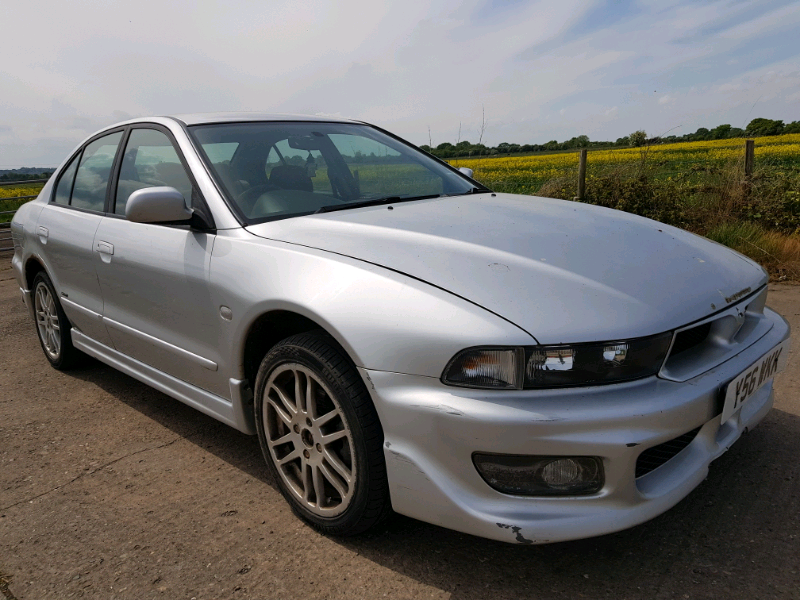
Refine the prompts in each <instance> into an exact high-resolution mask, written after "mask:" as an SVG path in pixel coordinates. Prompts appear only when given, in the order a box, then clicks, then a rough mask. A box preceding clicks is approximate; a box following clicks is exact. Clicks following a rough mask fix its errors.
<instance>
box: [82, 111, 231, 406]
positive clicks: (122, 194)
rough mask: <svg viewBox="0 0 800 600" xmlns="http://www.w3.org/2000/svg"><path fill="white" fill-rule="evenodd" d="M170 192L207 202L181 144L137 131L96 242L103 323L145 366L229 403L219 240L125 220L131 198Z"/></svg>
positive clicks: (152, 131) (153, 131) (159, 132)
mask: <svg viewBox="0 0 800 600" xmlns="http://www.w3.org/2000/svg"><path fill="white" fill-rule="evenodd" d="M165 185H166V186H171V187H174V188H176V189H177V190H178V191H179V192H181V193H182V194H183V196H184V198H185V199H186V200H187V204H191V202H192V201H193V198H194V201H197V202H199V201H200V196H199V191H198V189H197V186H196V184H195V182H194V180H193V179H192V177H191V176H190V175H189V172H188V169H187V168H186V167H185V161H184V160H183V159H182V156H181V155H180V153H179V151H178V150H177V147H176V145H175V144H174V143H173V140H172V139H171V137H170V136H169V135H168V133H167V131H166V130H165V129H162V128H157V127H156V126H152V127H150V126H147V127H139V128H133V129H131V131H130V133H129V136H128V139H127V140H126V142H125V150H124V152H123V153H122V155H121V159H120V166H119V170H118V175H117V177H116V185H115V186H114V192H113V194H112V198H111V202H110V205H109V214H108V217H107V218H106V219H104V220H103V221H102V223H100V226H99V227H98V229H97V234H96V236H95V240H96V243H95V248H96V254H97V260H96V262H95V264H96V267H97V277H98V279H99V281H100V289H101V290H102V293H103V300H104V302H103V321H104V322H105V324H106V328H107V329H108V333H109V335H110V337H111V339H112V341H113V343H114V347H115V348H116V349H117V350H118V351H120V352H122V353H124V354H126V355H128V356H130V357H131V358H134V359H136V360H138V361H141V362H143V363H145V364H148V365H150V366H152V367H155V368H157V369H158V370H160V371H163V372H165V373H168V374H169V375H172V376H174V377H176V378H178V379H181V380H183V381H186V382H188V383H191V384H193V385H196V386H198V387H201V388H203V389H205V390H208V391H210V392H212V393H215V394H217V395H219V396H222V397H230V387H229V383H228V381H227V379H225V378H224V376H223V374H221V373H220V372H219V371H218V368H217V365H218V363H219V350H218V343H217V341H218V339H219V335H218V334H219V321H220V315H219V307H217V306H215V304H214V303H213V302H212V299H211V294H210V288H209V282H208V275H209V267H210V262H211V251H212V248H213V246H214V240H215V238H216V236H215V235H214V233H212V232H205V231H197V230H194V229H191V228H189V227H188V226H178V225H161V224H149V223H134V222H131V221H128V220H127V219H126V218H125V204H126V202H127V200H128V197H129V196H130V194H131V193H133V192H134V191H136V190H138V189H142V188H146V187H153V186H165Z"/></svg>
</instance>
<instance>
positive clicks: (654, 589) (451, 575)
mask: <svg viewBox="0 0 800 600" xmlns="http://www.w3.org/2000/svg"><path fill="white" fill-rule="evenodd" d="M6 256H7V255H6ZM6 261H7V259H6V258H3V259H2V263H0V332H2V338H1V339H2V342H1V343H0V599H2V597H3V596H5V598H6V599H13V598H16V599H18V600H23V599H24V600H43V599H47V598H58V599H59V600H62V599H65V598H101V599H123V598H125V599H127V598H134V599H139V598H142V599H150V598H156V599H158V598H164V599H170V600H173V599H186V600H193V599H196V600H202V599H226V598H233V599H240V598H241V599H245V598H253V599H272V598H285V599H289V598H304V599H311V598H366V599H373V598H384V597H386V598H437V599H438V598H452V599H467V598H509V599H518V598H614V599H624V598H632V599H633V598H643V599H658V598H681V599H683V598H720V599H733V598H747V599H754V598H765V599H768V598H800V460H798V458H799V457H800V400H798V391H799V390H800V358H798V353H797V352H794V353H793V355H792V356H791V359H790V362H789V368H788V370H787V371H786V372H785V373H783V374H781V375H780V376H779V377H778V380H777V400H776V405H775V408H774V409H773V410H772V412H771V413H770V414H769V415H768V416H767V418H766V419H765V421H764V422H763V423H762V424H761V425H760V426H759V427H758V428H756V429H755V430H754V431H752V432H750V433H749V434H747V435H746V436H743V437H742V439H741V440H740V441H739V442H738V443H737V444H736V445H735V446H734V447H733V448H732V449H731V450H730V451H729V452H728V453H727V454H726V455H724V456H723V457H722V458H720V459H719V460H717V461H716V462H715V463H714V464H713V466H712V469H711V473H710V475H709V477H708V479H707V480H706V481H705V482H704V483H703V484H702V485H701V486H700V487H699V488H698V489H697V490H695V491H694V492H693V493H692V494H690V496H689V497H688V498H686V499H685V500H684V501H682V502H681V503H680V504H678V506H676V507H675V508H673V509H672V510H670V511H668V512H667V513H666V514H664V515H662V516H660V517H658V518H656V519H654V520H652V521H650V522H649V523H646V524H644V525H641V526H639V527H635V528H633V529H630V530H628V531H624V532H621V533H617V534H613V535H607V536H604V537H600V538H594V539H589V540H584V541H579V542H569V543H562V544H554V545H547V546H532V547H531V546H512V545H507V544H503V543H499V542H493V541H487V540H483V539H479V538H474V537H471V536H468V535H463V534H460V533H455V532H452V531H448V530H445V529H441V528H439V527H435V526H432V525H427V524H425V523H420V522H418V521H414V520H411V519H408V518H405V517H401V516H394V517H392V518H391V519H390V520H389V522H388V523H386V524H385V525H383V526H382V527H380V528H379V529H378V530H377V531H375V532H373V533H370V534H368V535H365V536H362V537H360V538H356V539H348V540H339V539H332V538H326V537H324V536H322V535H319V534H318V533H316V532H314V531H312V530H311V529H309V528H308V527H306V526H305V525H303V524H302V523H301V522H300V521H299V520H297V519H296V518H295V517H294V516H293V515H292V513H291V512H290V510H289V508H288V507H287V505H286V504H285V503H284V501H283V499H282V498H281V496H280V494H279V493H278V491H277V489H276V487H275V484H274V483H273V482H272V481H270V479H269V477H268V475H267V472H266V469H265V467H264V466H263V465H262V459H261V455H260V452H259V448H258V443H257V441H256V439H255V438H251V437H247V436H245V435H242V434H240V433H238V432H236V431H234V430H233V429H231V428H229V427H227V426H225V425H222V424H220V423H218V422H216V421H214V420H212V419H211V418H209V417H206V416H204V415H202V414H201V413H199V412H197V411H194V410H192V409H191V408H188V407H186V406H184V405H183V404H181V403H179V402H177V401H175V400H172V399H171V398H168V397H167V396H164V395H163V394H161V393H159V392H156V391H155V390H153V389H151V388H148V387H147V386H145V385H143V384H141V383H139V382H137V381H135V380H133V379H131V378H130V377H127V376H125V375H122V374H120V373H118V372H117V371H114V370H113V369H111V368H109V367H106V366H104V365H101V364H99V363H92V364H90V365H88V366H87V367H85V368H83V369H82V370H79V371H77V372H72V373H70V374H62V373H59V372H57V371H55V370H54V369H52V368H50V366H49V365H48V364H47V362H46V360H45V358H44V356H43V355H42V351H41V349H40V347H39V344H38V342H37V339H36V335H35V333H34V328H33V324H32V322H31V321H29V319H28V317H27V315H26V313H25V310H24V307H23V305H22V303H21V301H20V296H19V291H18V289H17V287H16V284H15V282H14V280H13V276H12V272H11V271H10V269H9V268H8V263H7V262H6ZM769 304H770V305H771V306H772V307H773V308H775V309H777V310H778V311H779V312H781V313H782V314H783V315H785V316H786V317H787V318H788V319H789V320H790V321H791V322H792V326H793V328H794V330H795V331H800V287H797V286H788V285H778V286H774V287H773V288H772V291H771V294H770V300H769ZM3 582H7V583H3Z"/></svg>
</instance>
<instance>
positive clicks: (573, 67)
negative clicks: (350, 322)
mask: <svg viewBox="0 0 800 600" xmlns="http://www.w3.org/2000/svg"><path fill="white" fill-rule="evenodd" d="M3 22H4V25H5V27H4V28H3V35H2V36H0V169H5V168H13V167H20V166H31V167H33V166H41V167H54V166H57V165H58V164H60V163H61V162H62V160H64V159H65V158H66V156H67V154H68V153H69V152H70V150H72V149H73V148H75V147H76V146H77V145H78V144H79V143H80V142H81V141H82V140H83V139H85V138H86V137H88V136H89V135H91V134H92V133H94V132H95V131H97V130H99V129H101V128H103V127H105V126H107V125H111V124H113V123H116V122H118V121H121V120H125V119H128V118H131V117H138V116H150V115H164V114H176V113H193V112H214V111H258V112H271V113H297V114H320V115H334V116H342V117H347V118H352V119H357V120H363V121H367V122H370V123H374V124H376V125H379V126H381V127H383V128H385V129H388V130H390V131H392V132H394V133H396V134H398V135H400V136H401V137H404V138H405V139H407V140H409V141H411V142H412V143H415V144H417V145H420V144H427V143H428V142H429V141H430V142H432V143H433V145H434V146H436V145H437V144H440V143H443V142H450V143H456V142H457V141H459V139H460V140H462V141H463V140H469V141H470V142H473V143H476V142H477V141H478V138H479V136H480V130H481V125H482V123H483V124H484V127H483V129H484V134H483V143H484V144H487V145H492V146H494V145H497V144H499V143H501V142H508V143H518V144H525V143H538V144H541V143H545V142H547V141H548V140H553V139H555V140H558V141H563V140H566V139H569V138H571V137H574V136H577V135H588V136H589V138H590V139H592V140H615V139H617V138H619V137H623V136H625V135H627V134H629V133H631V132H632V131H635V130H637V129H644V130H646V131H647V133H648V135H650V136H656V135H665V134H676V135H682V134H685V133H690V132H694V131H695V130H696V129H697V128H698V127H708V128H712V127H715V126H716V125H719V124H721V123H730V124H731V125H733V126H734V127H742V128H743V127H745V126H746V125H747V123H748V122H749V121H750V120H751V119H753V118H755V117H764V118H770V119H782V120H784V121H785V122H790V121H795V120H800V34H799V33H798V32H800V2H798V1H797V0H794V1H792V0H757V1H748V0H741V1H739V0H718V1H713V0H711V1H693V2H692V1H681V0H657V1H650V0H619V1H616V2H614V1H607V0H558V1H553V0H549V1H521V0H462V1H456V0H439V1H437V2H430V1H426V2H418V1H416V0H403V1H402V2H380V1H379V0H335V1H334V0H290V1H284V0H267V1H264V0H256V1H246V0H225V1H224V2H222V1H220V2H217V1H211V0H194V1H190V2H181V1H170V0H137V1H136V2H130V0H128V1H126V2H117V1H114V0H105V1H102V2H101V1H84V0H71V1H70V2H63V0H59V1H58V2H55V1H44V2H42V1H36V0H28V1H27V2H8V3H6V5H5V6H4V9H3ZM459 130H460V137H459ZM429 132H430V133H429Z"/></svg>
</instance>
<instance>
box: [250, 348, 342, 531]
mask: <svg viewBox="0 0 800 600" xmlns="http://www.w3.org/2000/svg"><path fill="white" fill-rule="evenodd" d="M263 401H264V402H263V406H264V409H263V413H262V418H263V423H264V432H265V434H266V436H265V437H266V441H267V446H268V448H269V451H270V454H271V456H272V460H273V461H274V464H275V466H276V468H277V470H278V473H279V474H280V476H281V478H282V479H283V481H284V482H285V483H286V484H287V486H288V487H289V489H290V490H291V492H292V494H293V495H294V496H295V499H296V500H297V501H299V502H300V503H301V504H302V505H303V506H304V507H305V508H306V509H308V510H309V511H311V512H312V513H313V514H315V515H318V516H321V517H334V516H336V515H339V514H341V513H342V512H343V511H344V510H346V509H347V507H348V506H349V504H350V501H351V500H352V498H353V492H354V489H355V485H356V465H355V452H354V448H353V437H352V434H351V431H350V427H349V426H348V423H347V420H346V419H345V416H344V413H343V412H342V408H341V406H340V405H339V403H338V402H337V401H336V398H335V397H334V396H333V394H331V392H330V390H329V389H328V387H327V386H326V385H325V384H324V383H323V382H322V381H321V380H320V379H319V378H318V377H317V376H316V375H315V374H314V373H313V372H312V371H311V370H310V369H308V368H307V367H305V366H303V365H300V364H297V363H284V364H281V365H279V366H278V367H277V368H275V369H274V370H273V372H272V373H271V374H270V377H269V379H268V381H267V384H266V386H265V388H264V397H263Z"/></svg>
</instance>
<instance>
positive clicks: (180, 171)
mask: <svg viewBox="0 0 800 600" xmlns="http://www.w3.org/2000/svg"><path fill="white" fill-rule="evenodd" d="M154 186H170V187H173V188H175V189H176V190H178V191H179V192H180V193H181V194H183V198H184V199H185V200H186V201H187V202H186V204H187V206H191V199H192V182H191V180H190V179H189V176H188V175H187V174H186V169H184V168H183V165H182V164H181V160H180V158H179V157H178V152H177V151H176V150H175V147H174V146H173V145H172V142H171V141H170V139H169V138H168V137H167V136H166V135H164V134H163V133H162V132H160V131H157V130H155V129H134V130H133V131H131V135H130V137H129V138H128V143H127V145H126V146H125V154H124V155H123V157H122V164H121V165H120V170H119V183H118V184H117V194H116V202H115V205H114V212H115V213H116V214H118V215H124V214H125V204H126V203H127V202H128V197H129V196H130V195H131V194H132V193H133V192H135V191H136V190H141V189H143V188H148V187H154Z"/></svg>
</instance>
